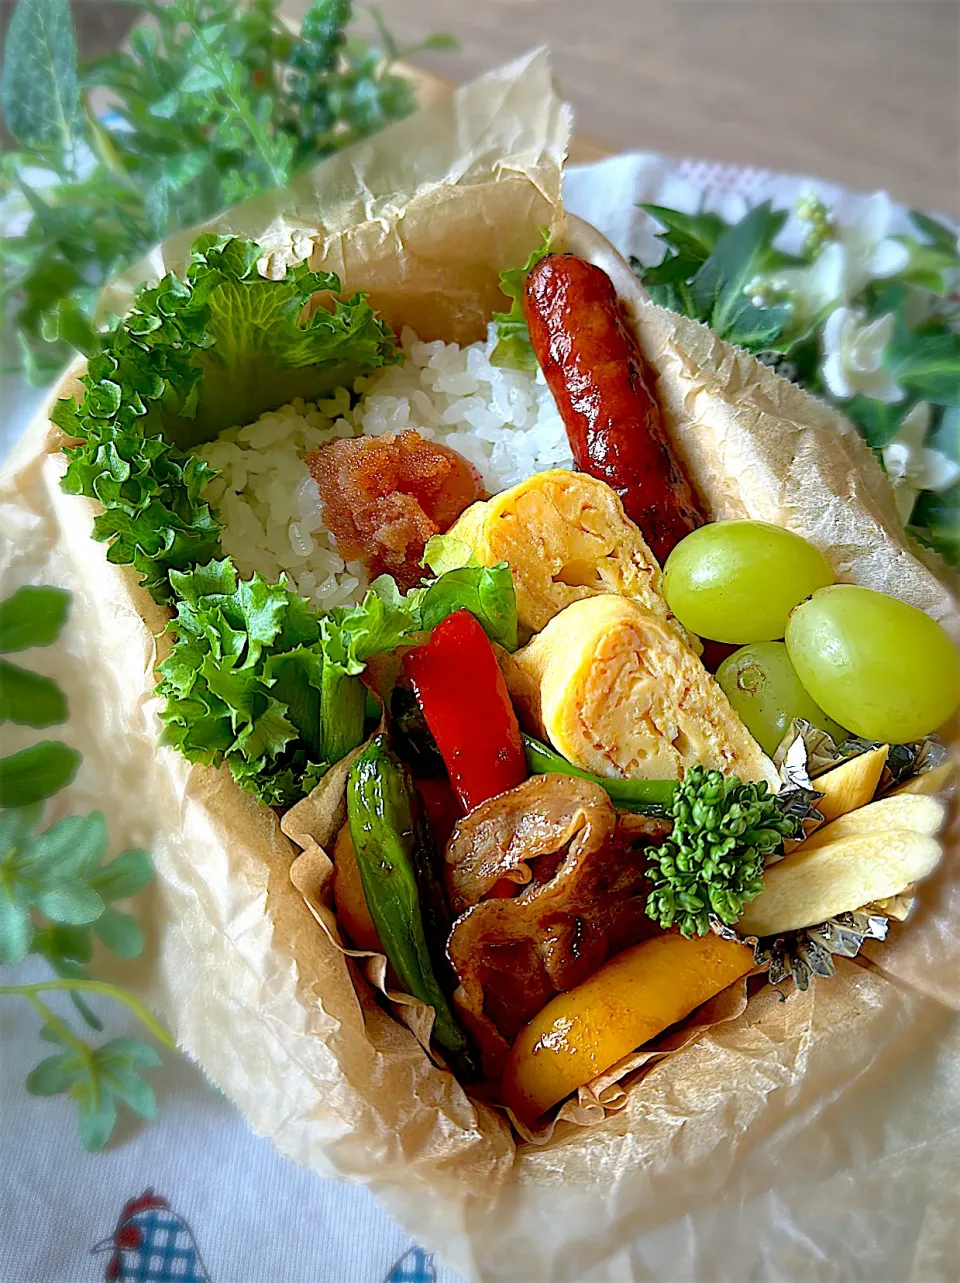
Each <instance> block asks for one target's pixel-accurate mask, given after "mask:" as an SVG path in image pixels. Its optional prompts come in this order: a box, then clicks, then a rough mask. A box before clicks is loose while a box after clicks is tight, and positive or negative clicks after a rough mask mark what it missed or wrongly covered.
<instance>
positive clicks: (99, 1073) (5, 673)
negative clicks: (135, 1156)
mask: <svg viewBox="0 0 960 1283" xmlns="http://www.w3.org/2000/svg"><path fill="white" fill-rule="evenodd" d="M69 607H70V594H69V593H68V592H65V591H64V590H63V589H60V588H51V587H37V588H35V587H30V586H28V587H25V588H20V589H18V591H17V592H15V593H14V594H13V595H12V596H10V597H8V598H6V600H4V601H2V602H0V651H3V652H6V653H9V652H12V651H21V650H28V649H30V648H31V647H34V646H49V645H52V643H53V642H55V641H56V640H57V638H58V637H59V635H60V632H61V630H62V628H63V626H64V623H65V622H66V619H67V614H68V612H69ZM0 664H2V671H0V683H2V694H0V706H2V710H3V715H2V719H0V720H10V721H14V722H19V723H21V724H22V725H28V726H47V725H50V724H52V723H55V722H63V721H66V718H67V701H66V698H65V696H64V695H63V692H62V691H61V690H60V688H59V687H58V686H57V685H56V683H55V682H53V681H51V680H50V679H49V678H41V677H38V676H37V675H36V674H34V673H29V672H28V671H27V670H26V669H22V668H20V667H19V666H18V665H15V664H8V663H6V661H0ZM79 764H80V754H79V753H78V752H77V751H76V749H72V748H69V747H68V746H67V745H66V744H61V743H60V742H59V741H57V740H44V741H41V742H40V743H39V744H34V745H32V746H31V747H29V748H25V749H22V750H21V751H20V752H19V753H13V754H11V755H9V756H8V757H4V758H0V808H3V809H0V967H10V966H16V965H17V964H18V963H20V962H22V961H23V959H24V958H25V957H26V956H27V955H28V954H34V955H37V956H39V957H42V958H44V959H45V960H46V962H47V963H48V964H49V966H50V968H51V970H52V971H53V972H54V974H55V976H56V977H57V979H55V980H44V981H40V982H39V983H35V984H2V983H0V997H3V996H6V997H19V998H23V999H26V1000H27V1001H28V1002H29V1003H31V1005H32V1006H33V1007H34V1009H35V1010H36V1011H37V1013H38V1014H39V1015H40V1017H41V1018H42V1020H43V1028H42V1030H41V1035H40V1036H41V1037H42V1038H44V1039H46V1040H47V1041H49V1042H55V1043H57V1044H59V1046H60V1047H61V1048H62V1050H61V1051H60V1052H59V1053H58V1054H57V1055H56V1056H52V1057H50V1058H48V1059H47V1060H44V1061H42V1062H41V1064H39V1065H38V1066H37V1067H36V1069H34V1070H33V1072H32V1073H31V1074H30V1075H29V1076H28V1078H27V1090H28V1091H30V1092H33V1093H34V1094H36V1095H40V1096H49V1095H56V1094H59V1093H61V1092H67V1093H68V1094H69V1095H70V1096H72V1097H73V1099H74V1100H75V1101H76V1103H77V1107H78V1121H79V1127H80V1137H81V1140H82V1143H83V1144H84V1146H85V1147H86V1148H87V1149H97V1148H99V1147H100V1146H101V1145H103V1144H105V1143H106V1141H107V1139H108V1138H109V1136H110V1134H111V1132H112V1130H113V1126H114V1123H115V1121H116V1116H117V1108H116V1102H117V1101H118V1100H120V1101H123V1102H125V1103H126V1104H127V1105H129V1107H130V1108H131V1109H133V1110H134V1111H135V1112H136V1113H139V1114H141V1115H142V1116H143V1117H145V1118H153V1117H154V1115H155V1114H156V1108H157V1106H156V1099H155V1098H154V1094H153V1090H152V1088H151V1087H150V1086H149V1084H148V1083H147V1082H145V1081H144V1079H143V1078H142V1077H141V1076H140V1074H139V1070H140V1069H143V1068H149V1067H151V1066H153V1065H157V1064H159V1063H160V1061H159V1057H158V1056H157V1053H156V1052H155V1051H154V1050H153V1048H152V1047H151V1046H149V1045H148V1044H147V1043H144V1042H140V1041H138V1040H136V1039H133V1038H114V1039H112V1040H111V1041H110V1042H108V1043H106V1044H105V1045H103V1046H102V1047H94V1046H92V1045H91V1044H90V1043H88V1042H87V1041H85V1040H84V1039H83V1038H80V1037H79V1036H78V1035H77V1034H76V1033H75V1031H74V1030H73V1029H72V1028H71V1027H70V1026H69V1025H68V1024H67V1023H66V1022H65V1021H64V1020H62V1019H61V1018H60V1017H59V1016H58V1015H57V1014H56V1013H55V1012H54V1011H53V1010H52V1009H51V1008H50V1007H49V1006H48V1005H47V1003H46V1002H45V1001H44V1000H43V998H42V997H41V994H46V993H48V992H55V991H63V992H66V993H68V994H69V996H70V999H71V1001H72V1002H73V1005H74V1007H75V1008H76V1010H77V1011H78V1012H79V1014H80V1016H81V1017H82V1018H83V1020H84V1021H85V1022H86V1023H87V1024H88V1025H89V1026H90V1027H91V1028H93V1029H98V1030H99V1029H102V1028H103V1024H102V1022H101V1020H100V1018H99V1016H97V1014H96V1013H95V1012H94V1011H93V1010H92V1009H91V1007H90V1006H89V1005H88V1003H87V1001H86V998H85V997H84V995H87V996H92V995H99V996H100V997H107V998H110V999H111V1000H113V1001H115V1002H119V1003H121V1004H122V1005H124V1006H126V1007H128V1008H129V1009H130V1010H131V1011H133V1012H134V1014H135V1015H137V1016H138V1017H139V1019H140V1020H142V1021H143V1022H144V1024H145V1025H146V1026H147V1027H148V1028H149V1029H150V1030H151V1031H152V1033H153V1034H154V1036H155V1037H156V1038H158V1039H159V1040H160V1041H161V1042H162V1043H165V1044H166V1045H167V1046H170V1047H172V1046H173V1045H174V1044H173V1042H172V1040H171V1038H170V1036H169V1034H168V1033H167V1032H166V1031H165V1030H164V1029H163V1028H162V1027H161V1026H160V1025H159V1024H158V1023H157V1021H156V1020H155V1019H154V1018H153V1016H152V1015H151V1014H150V1012H149V1011H147V1009H146V1008H145V1007H144V1006H143V1004H142V1003H140V1002H139V1001H138V1000H137V999H136V998H134V997H133V995H132V994H129V993H127V992H126V991H125V990H124V989H119V988H117V986H116V985H111V984H105V983H103V982H102V981H98V980H93V979H91V978H90V976H89V974H88V972H87V969H86V964H87V963H89V962H90V960H91V958H92V956H93V947H94V939H96V940H98V941H99V942H100V944H101V945H102V946H104V947H105V948H107V949H109V950H110V951H111V952H112V953H114V954H116V955H117V957H119V958H133V957H136V956H137V954H139V953H140V952H141V950H142V949H143V932H142V931H141V929H140V925H139V923H138V922H137V920H136V918H134V917H133V915H132V914H130V913H127V912H126V911H125V910H124V909H121V908H119V907H118V905H117V903H116V902H117V901H125V900H127V899H129V897H131V896H133V895H135V894H136V893H137V892H138V891H140V890H142V889H143V887H145V886H146V885H147V883H148V882H150V880H151V879H152V877H153V870H152V867H151V864H150V857H149V856H148V855H147V853H146V851H141V850H137V849H131V850H128V851H122V852H121V853H120V854H119V855H118V856H116V857H115V858H114V859H112V860H107V859H106V856H107V849H108V842H107V830H106V825H105V824H104V819H103V816H102V815H101V814H99V813H94V814H93V815H87V816H68V817H67V818H65V819H61V820H58V821H57V822H56V823H55V824H52V825H50V826H49V827H48V828H46V829H44V830H42V831H41V830H40V829H39V828H38V823H39V820H40V815H41V810H42V806H41V803H42V801H43V800H44V799H45V798H48V797H51V796H52V795H53V794H54V793H56V792H58V791H59V790H60V789H61V788H63V787H65V786H66V785H67V784H69V783H70V781H71V780H72V779H73V777H74V775H75V774H76V771H77V768H78V766H79Z"/></svg>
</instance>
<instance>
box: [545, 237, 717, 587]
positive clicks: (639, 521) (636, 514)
mask: <svg viewBox="0 0 960 1283" xmlns="http://www.w3.org/2000/svg"><path fill="white" fill-rule="evenodd" d="M523 310H524V315H525V317H526V321H527V326H528V328H529V331H530V341H531V343H532V344H533V350H534V353H535V354H536V357H537V360H538V361H539V363H540V368H541V369H542V370H543V373H544V377H545V378H546V381H547V386H548V387H549V388H550V391H551V392H552V393H553V396H554V400H555V401H556V403H557V405H558V407H559V409H560V414H561V416H562V418H563V421H564V424H565V425H566V429H567V437H568V438H569V441H570V448H571V450H572V452H573V457H574V459H575V460H576V464H577V467H578V468H579V469H580V470H581V471H582V472H587V473H589V474H590V475H591V476H593V477H597V478H599V479H600V480H601V481H605V482H606V483H607V485H609V486H610V487H611V488H612V489H613V490H615V491H616V492H617V494H618V495H619V496H620V498H621V500H622V501H623V506H624V509H625V511H626V514H627V516H628V517H629V518H630V519H631V520H632V521H633V522H635V524H636V525H637V526H639V527H640V531H641V533H642V534H643V537H644V539H646V541H647V543H648V544H649V545H650V548H651V549H652V551H653V553H654V556H655V557H656V558H657V560H658V561H659V562H660V564H661V565H663V563H664V561H665V560H666V558H667V556H668V554H669V553H670V551H671V549H672V548H673V547H674V546H675V545H676V544H678V543H679V542H680V540H681V539H682V538H683V537H684V536H685V535H688V534H689V533H690V531H691V530H695V529H696V528H697V526H701V525H703V524H704V522H705V521H706V516H705V514H704V513H703V511H702V510H701V508H700V506H699V503H698V501H697V498H696V496H695V494H694V491H693V487H692V486H691V484H690V482H689V481H688V480H687V478H686V476H685V475H684V473H683V471H682V469H681V467H680V465H679V463H678V462H677V460H676V459H675V458H674V457H673V455H672V454H671V451H670V445H669V442H668V440H667V434H666V431H665V430H664V427H663V421H662V419H661V417H660V407H659V406H658V405H657V403H656V401H655V399H654V398H653V396H652V395H651V393H650V390H649V388H648V386H647V382H646V379H645V377H644V366H643V358H642V356H641V355H640V350H639V347H638V346H637V342H636V339H635V338H634V336H633V334H632V333H631V332H630V330H629V329H628V327H627V326H626V324H625V323H624V321H623V319H622V317H621V314H620V304H619V300H618V299H617V295H616V291H615V290H614V288H613V283H612V282H611V280H610V278H609V276H607V274H606V272H604V271H601V269H600V268H599V267H594V266H593V264H591V263H587V262H586V261H585V260H584V259H582V258H577V257H576V255H574V254H548V255H547V256H546V257H545V258H542V259H541V260H540V262H539V263H537V265H536V266H535V267H534V268H533V270H532V271H531V272H530V274H529V275H528V277H527V280H526V286H525V290H524V299H523Z"/></svg>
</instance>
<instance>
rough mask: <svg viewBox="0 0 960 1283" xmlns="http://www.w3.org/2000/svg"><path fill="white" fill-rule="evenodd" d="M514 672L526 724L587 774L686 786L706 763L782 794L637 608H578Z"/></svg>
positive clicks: (510, 672)
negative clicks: (690, 773) (688, 774)
mask: <svg viewBox="0 0 960 1283" xmlns="http://www.w3.org/2000/svg"><path fill="white" fill-rule="evenodd" d="M504 671H505V675H506V679H507V685H508V687H509V688H510V694H511V696H512V697H513V700H514V703H515V705H516V707H517V711H518V713H519V714H520V720H521V721H522V722H525V723H526V725H527V726H528V727H529V728H530V729H531V730H532V731H533V732H535V733H536V734H538V735H539V736H540V737H541V738H543V739H546V740H548V741H549V742H550V743H551V744H552V745H553V747H554V748H555V749H556V750H557V752H558V753H562V754H563V756H564V757H565V758H567V760H568V761H570V762H572V763H573V764H574V765H575V766H579V767H580V768H581V769H582V770H585V771H590V772H591V773H592V774H594V775H602V776H611V777H615V778H620V779H655V780H678V779H681V778H682V777H683V774H684V772H685V770H686V769H687V767H690V766H694V765H696V764H697V763H700V764H701V765H703V766H705V767H707V768H708V769H709V768H715V769H717V770H720V771H723V772H724V773H725V774H733V775H738V776H740V778H741V779H743V780H754V781H758V782H759V781H761V780H766V781H767V782H768V783H769V784H770V785H771V787H773V788H776V787H777V772H776V770H775V768H774V766H773V763H772V762H771V761H770V759H769V758H768V757H767V756H766V755H765V754H764V752H763V751H762V749H761V748H760V746H759V744H757V742H756V740H755V739H754V738H753V736H752V735H751V734H750V732H749V731H748V730H747V728H746V727H745V726H744V724H743V723H742V722H741V721H740V718H739V717H738V716H737V714H736V713H735V712H734V711H733V708H732V707H731V706H730V703H729V701H728V700H727V697H726V695H724V693H723V691H722V690H721V689H720V687H719V686H718V685H717V683H716V682H715V681H714V679H713V678H712V677H711V676H710V674H709V673H708V672H707V670H706V669H705V668H704V666H703V664H702V663H701V662H700V660H699V659H698V658H697V656H696V655H695V654H694V653H693V651H692V650H691V649H690V647H689V646H687V644H686V643H685V642H684V641H683V640H682V639H681V637H680V636H679V634H678V633H677V632H676V631H675V629H674V628H673V627H672V626H671V625H670V624H669V623H668V621H667V620H666V619H665V618H664V617H663V616H662V615H659V614H654V613H653V612H652V611H650V610H646V609H645V608H644V607H643V606H641V605H638V603H637V602H635V601H628V600H627V599H626V598H625V597H615V596H613V595H612V594H605V595H603V596H599V597H588V598H585V599H584V600H583V601H577V602H574V603H573V605H571V606H568V607H567V608H566V610H564V611H562V612H561V613H560V614H559V615H557V616H556V618H555V619H553V620H551V622H550V623H549V624H547V626H546V628H544V629H543V631H542V632H541V633H539V634H538V635H537V636H536V637H534V638H533V640H532V641H530V642H529V643H528V644H527V645H526V646H524V647H523V648H522V649H521V650H519V651H517V652H516V654H515V655H513V656H510V657H508V660H507V661H506V662H505V665H504Z"/></svg>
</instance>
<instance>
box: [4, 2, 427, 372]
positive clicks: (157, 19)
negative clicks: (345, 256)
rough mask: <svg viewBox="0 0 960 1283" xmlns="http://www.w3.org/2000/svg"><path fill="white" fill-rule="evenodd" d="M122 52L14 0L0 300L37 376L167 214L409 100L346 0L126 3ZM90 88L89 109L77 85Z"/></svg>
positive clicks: (205, 212) (201, 210)
mask: <svg viewBox="0 0 960 1283" xmlns="http://www.w3.org/2000/svg"><path fill="white" fill-rule="evenodd" d="M132 3H133V4H134V5H135V6H136V8H138V9H139V10H140V11H141V15H142V17H141V20H140V21H138V22H137V23H136V24H135V25H134V26H133V28H132V29H131V31H130V33H129V36H128V39H127V42H126V46H125V48H124V50H123V51H122V52H117V53H113V54H108V55H106V56H104V57H100V58H95V59H93V60H92V61H89V62H86V63H78V60H77V50H76V41H75V38H74V34H73V21H72V18H71V13H70V4H69V0H17V4H16V8H15V10H14V14H13V17H12V20H11V23H10V27H9V30H8V32H7V39H6V50H5V56H4V65H3V75H2V79H0V96H2V102H3V111H4V118H5V124H6V127H7V130H8V132H9V133H10V134H11V135H12V136H13V138H14V139H15V142H16V144H17V148H18V150H14V151H9V152H7V153H6V155H5V156H4V157H3V158H2V161H0V199H4V203H5V204H6V205H7V209H8V212H13V213H16V212H19V211H22V213H23V214H24V215H25V216H26V219H25V220H24V225H22V226H20V228H19V229H18V230H16V231H14V232H12V233H11V234H9V235H5V236H3V237H0V307H2V309H3V313H4V322H5V326H4V328H5V330H6V332H7V333H8V334H10V335H11V336H15V338H16V340H17V343H16V346H17V347H18V348H19V353H16V352H14V353H10V354H9V357H16V356H18V357H19V361H18V364H19V363H20V362H22V364H23V365H24V366H25V368H26V369H27V371H28V373H29V374H30V376H31V378H32V379H33V381H36V382H42V381H44V380H45V379H46V378H49V377H50V375H52V374H53V373H54V372H55V371H56V370H57V369H59V368H60V367H62V365H63V364H64V363H65V362H66V360H67V359H68V358H69V356H70V354H71V349H72V348H74V347H78V348H79V349H80V350H81V351H84V352H86V353H87V354H89V353H90V352H91V351H93V350H95V346H96V336H95V334H94V330H93V327H92V324H91V322H92V317H93V313H94V309H95V305H96V301H97V298H98V296H99V294H100V291H101V290H102V288H103V286H104V285H105V284H106V282H107V281H108V280H110V279H111V278H112V277H113V276H114V275H116V273H117V272H118V271H120V270H121V269H122V268H124V267H127V266H129V265H130V264H131V263H133V262H135V261H136V260H137V259H138V258H140V257H141V256H142V255H143V254H144V253H145V252H146V251H147V250H148V249H149V248H150V246H151V245H153V244H156V242H157V241H159V240H162V239H163V238H164V237H165V236H167V235H169V234H170V233H171V232H173V231H176V230H177V229H178V228H181V227H190V226H193V225H196V224H198V223H201V222H203V221H204V220H206V219H208V218H210V217H211V216H212V215H214V214H216V213H218V212H219V211H220V210H221V209H224V208H226V207H227V206H229V205H233V204H235V203H237V202H238V201H241V200H244V199H246V198H247V197H250V196H254V195H256V194H258V193H259V192H262V191H264V190H267V189H269V188H275V187H284V186H286V185H287V184H289V183H290V181H291V180H292V179H293V178H294V177H296V175H297V174H298V173H300V172H302V170H304V169H305V168H308V167H309V166H311V165H313V164H315V163H316V162H317V161H318V160H320V159H322V158H323V157H324V156H327V155H330V154H331V153H332V152H335V151H338V150H340V148H342V147H345V146H347V145H349V144H350V143H352V142H354V141H356V140H357V139H359V138H362V137H364V136H366V135H368V134H370V133H373V132H375V131H376V130H378V129H380V128H382V127H383V126H384V125H386V124H389V123H390V122H391V121H393V120H398V119H400V118H401V117H403V116H407V115H409V114H410V113H411V112H412V111H414V110H415V108H416V96H415V92H414V87H413V84H412V82H411V81H410V80H409V78H407V77H405V76H403V75H401V74H397V73H396V72H395V70H394V66H395V63H396V62H397V60H398V59H402V58H406V57H409V56H410V54H411V53H414V52H416V48H419V47H425V48H431V49H440V48H449V47H450V46H451V42H450V40H449V38H447V37H439V36H437V37H431V38H430V39H428V40H427V41H425V42H424V44H423V46H417V47H413V48H410V49H405V48H400V47H399V46H398V45H397V43H396V41H395V40H394V39H393V37H392V36H391V35H390V33H389V31H387V29H386V28H385V26H384V25H383V22H382V20H380V18H379V15H377V14H376V13H375V12H374V13H372V14H371V15H370V17H371V18H372V19H373V23H374V26H375V32H374V33H373V35H372V38H371V39H364V38H362V37H360V36H359V35H357V34H354V33H353V31H352V23H353V7H352V5H351V4H350V2H349V0H314V3H313V4H312V5H310V7H309V8H308V9H307V11H306V13H305V14H304V16H303V21H302V26H301V30H300V33H299V35H297V34H294V33H293V32H291V30H290V28H289V26H288V25H287V23H286V22H285V20H284V18H283V17H282V16H281V13H280V3H279V0H253V2H252V3H249V4H245V5H242V6H238V5H236V4H234V3H233V0H170V3H165V4H160V3H157V2H156V0H132ZM94 95H96V97H97V99H102V98H106V99H107V100H108V101H109V104H110V106H109V110H108V112H107V114H106V115H104V116H102V117H101V116H99V115H98V114H97V111H98V110H99V109H95V108H93V107H92V106H91V97H92V96H94Z"/></svg>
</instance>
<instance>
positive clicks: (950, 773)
mask: <svg viewBox="0 0 960 1283" xmlns="http://www.w3.org/2000/svg"><path fill="white" fill-rule="evenodd" d="M956 778H957V764H956V762H954V761H953V760H952V759H949V760H948V761H946V762H943V763H942V764H941V765H940V766H935V767H934V768H933V770H932V771H924V773H923V774H922V775H915V776H914V777H913V779H912V780H907V782H906V784H901V785H900V787H899V788H898V789H897V790H896V791H897V793H924V794H926V795H927V796H928V797H933V796H934V794H936V793H945V792H946V791H947V789H948V788H949V787H950V785H951V784H953V782H954V781H955V780H956Z"/></svg>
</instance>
